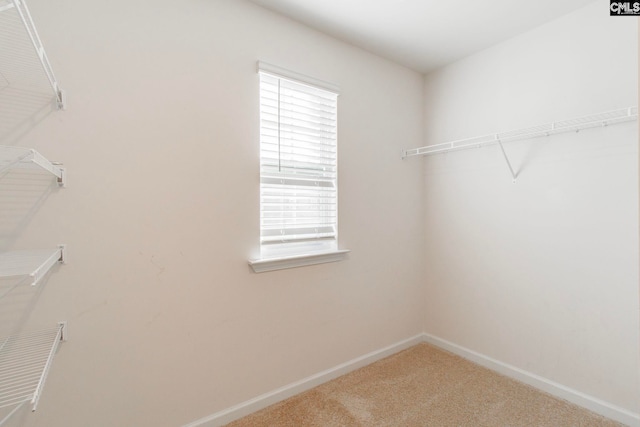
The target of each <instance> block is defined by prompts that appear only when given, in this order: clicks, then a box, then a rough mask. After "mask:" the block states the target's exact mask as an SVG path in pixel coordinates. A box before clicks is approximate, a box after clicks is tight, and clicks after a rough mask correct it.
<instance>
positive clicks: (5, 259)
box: [0, 245, 65, 298]
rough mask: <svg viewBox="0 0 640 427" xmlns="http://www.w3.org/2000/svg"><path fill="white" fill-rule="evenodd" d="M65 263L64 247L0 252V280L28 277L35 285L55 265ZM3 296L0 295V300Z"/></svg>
mask: <svg viewBox="0 0 640 427" xmlns="http://www.w3.org/2000/svg"><path fill="white" fill-rule="evenodd" d="M64 262H65V245H59V246H58V247H57V248H55V249H31V250H18V251H10V252H0V278H13V277H15V278H18V277H28V278H29V280H30V281H31V285H32V286H35V285H37V284H38V283H39V282H40V281H41V280H42V278H43V277H45V276H46V274H47V273H48V272H49V270H51V268H52V267H53V266H54V265H56V264H64ZM2 296H4V294H3V293H0V298H1V297H2Z"/></svg>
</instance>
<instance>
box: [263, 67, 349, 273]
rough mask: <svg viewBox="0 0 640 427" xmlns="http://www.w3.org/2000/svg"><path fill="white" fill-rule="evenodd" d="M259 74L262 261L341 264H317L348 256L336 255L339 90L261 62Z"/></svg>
mask: <svg viewBox="0 0 640 427" xmlns="http://www.w3.org/2000/svg"><path fill="white" fill-rule="evenodd" d="M258 71H259V76H260V252H261V259H262V260H269V259H274V258H275V259H281V260H284V259H288V260H289V261H290V260H291V258H298V259H299V258H305V257H307V258H309V259H316V261H311V262H305V263H303V265H304V264H314V263H317V262H328V261H335V260H336V259H327V260H325V261H322V260H319V259H320V258H322V255H327V254H331V253H333V254H336V253H341V252H345V251H338V250H337V248H338V245H337V239H338V159H337V154H338V153H337V148H338V147H337V108H338V91H337V88H336V87H334V86H332V85H329V84H326V83H323V82H320V81H317V80H315V79H312V78H309V77H306V76H301V75H299V74H296V73H292V72H289V71H287V70H283V69H281V68H279V67H275V66H272V65H269V64H265V63H262V62H260V63H258ZM318 256H320V257H318ZM254 264H255V262H254V263H252V265H254ZM290 266H297V265H286V266H284V267H278V268H287V267H290ZM254 268H255V265H254ZM269 269H273V268H269Z"/></svg>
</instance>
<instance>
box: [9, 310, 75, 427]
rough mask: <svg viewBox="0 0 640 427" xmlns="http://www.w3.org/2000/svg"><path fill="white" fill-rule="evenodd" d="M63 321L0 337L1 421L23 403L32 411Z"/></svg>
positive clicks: (63, 329)
mask: <svg viewBox="0 0 640 427" xmlns="http://www.w3.org/2000/svg"><path fill="white" fill-rule="evenodd" d="M65 336H66V322H60V323H58V326H57V327H55V328H50V329H46V330H39V331H35V332H28V333H23V334H19V335H13V336H9V337H6V338H2V339H0V409H4V410H6V411H7V413H6V415H5V416H4V418H2V419H1V420H0V426H2V425H4V424H5V423H6V422H7V421H8V420H9V419H10V418H11V417H12V416H13V415H14V414H15V413H17V411H18V410H20V408H22V407H23V406H24V405H27V404H29V405H31V410H32V411H35V410H36V408H37V407H38V401H39V399H40V396H41V394H42V390H43V388H44V384H45V381H46V379H47V375H48V373H49V369H50V367H51V364H52V362H53V358H54V356H55V354H56V351H57V349H58V345H59V344H60V342H62V341H64V340H65Z"/></svg>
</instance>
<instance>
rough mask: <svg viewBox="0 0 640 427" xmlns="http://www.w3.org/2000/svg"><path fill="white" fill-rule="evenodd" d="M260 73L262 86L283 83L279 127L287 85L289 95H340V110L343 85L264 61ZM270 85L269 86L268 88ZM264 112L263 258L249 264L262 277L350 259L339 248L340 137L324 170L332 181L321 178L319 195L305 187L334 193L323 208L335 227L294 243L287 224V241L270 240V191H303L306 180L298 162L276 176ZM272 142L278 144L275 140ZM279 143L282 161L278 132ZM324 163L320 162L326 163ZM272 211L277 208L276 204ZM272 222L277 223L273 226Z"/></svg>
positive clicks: (297, 237) (295, 239) (300, 236)
mask: <svg viewBox="0 0 640 427" xmlns="http://www.w3.org/2000/svg"><path fill="white" fill-rule="evenodd" d="M258 73H259V75H260V76H261V81H262V79H265V82H268V81H270V82H278V86H277V93H278V102H277V105H278V118H277V122H278V123H281V122H280V120H281V118H280V113H279V108H280V105H281V104H280V90H281V89H280V86H281V85H282V86H283V88H285V87H289V90H293V91H294V92H295V91H296V90H299V91H300V92H299V94H301V95H307V93H306V89H307V88H308V89H309V92H317V93H320V94H322V95H323V96H324V95H325V94H326V95H327V96H328V97H329V98H330V99H331V98H333V97H334V96H335V101H334V102H335V108H336V109H337V96H338V94H339V88H338V86H337V85H334V84H331V83H327V82H324V81H321V80H318V79H315V78H312V77H308V76H305V75H302V74H299V73H295V72H292V71H289V70H286V69H284V68H281V67H278V66H275V65H271V64H267V63H265V62H262V61H259V62H258ZM265 84H269V83H265ZM261 86H262V85H261ZM282 90H283V91H284V90H285V89H282ZM272 93H273V92H272ZM265 99H266V98H265ZM260 101H261V104H262V103H263V92H262V87H261V92H260ZM289 105H290V104H289ZM263 108H264V107H261V125H260V135H261V137H260V138H261V140H260V149H261V172H260V187H261V198H260V200H261V201H260V215H261V222H260V231H261V243H260V258H259V259H255V260H251V261H249V264H250V265H251V267H252V268H253V270H254V271H255V272H258V273H259V272H263V271H271V270H280V269H284V268H292V267H300V266H304V265H312V264H320V263H326V262H334V261H340V260H342V259H344V258H345V256H346V254H347V253H348V252H349V251H348V250H344V249H343V250H339V249H338V230H337V225H338V224H337V202H338V197H337V137H336V138H335V139H334V141H335V142H334V146H333V147H332V150H333V151H331V153H330V157H331V160H329V162H333V163H332V164H329V165H328V167H326V168H325V169H323V170H326V171H328V172H327V174H326V176H325V175H322V176H321V177H318V178H316V179H315V190H313V189H312V188H311V186H309V185H308V184H305V185H306V186H307V189H310V191H321V190H318V188H320V187H324V188H326V189H328V194H329V196H328V197H329V198H330V199H329V201H328V202H327V203H329V204H328V205H327V206H329V207H328V208H327V207H324V208H323V209H328V210H329V211H330V213H329V216H328V217H327V221H329V223H327V226H326V227H318V228H313V229H312V231H310V232H309V235H308V236H307V233H306V232H305V233H303V234H295V235H294V236H293V238H292V239H293V240H291V241H288V239H287V237H284V236H286V235H287V233H288V232H289V231H291V229H288V228H287V225H285V226H283V227H285V228H283V229H282V230H281V231H280V233H281V235H282V236H283V238H282V240H281V241H276V240H275V239H273V237H270V235H271V236H273V232H274V230H273V229H272V226H270V225H269V222H270V221H269V218H268V214H269V210H268V208H267V207H266V203H265V200H266V199H267V198H269V196H271V194H270V193H269V192H270V191H274V190H273V188H276V190H275V191H277V186H278V185H280V186H283V185H285V186H284V187H281V189H283V194H284V192H285V191H287V190H289V188H291V189H294V188H300V187H294V184H295V183H299V182H300V179H298V175H296V174H297V173H298V172H297V171H296V168H295V165H296V163H295V162H296V160H294V161H293V162H294V163H293V165H294V167H292V168H289V171H288V172H286V171H285V170H284V169H282V170H281V169H279V168H278V169H277V170H276V171H274V170H273V158H272V157H271V158H268V157H267V155H266V154H265V153H267V154H270V155H272V154H271V153H273V148H272V147H274V146H275V145H274V144H273V142H272V141H271V142H269V141H267V139H268V138H267V137H265V136H264V135H266V133H268V131H269V128H268V127H265V126H264V122H263V120H264V118H263V112H262V111H263V110H262V109H263ZM315 111H317V110H315ZM264 115H265V116H266V115H267V114H264ZM335 119H336V122H337V110H336V117H335ZM282 120H283V122H284V120H285V119H284V118H283V119H282ZM319 126H320V125H319ZM278 129H280V125H279V124H278ZM333 131H334V132H337V124H336V125H334V129H333ZM269 138H271V139H273V136H271V137H269ZM277 141H278V148H277V153H278V154H277V156H278V158H280V157H279V156H280V155H281V154H280V134H279V132H278V139H277ZM283 141H284V139H283ZM287 141H288V143H289V144H291V145H293V146H295V144H296V141H293V142H292V140H291V138H289V139H288V140H287ZM269 148H272V151H271V152H269V151H268V149H269ZM283 158H284V157H283ZM265 159H266V160H265ZM318 159H319V160H320V158H318ZM314 160H315V159H314ZM278 163H279V162H278ZM298 170H299V169H298ZM317 173H320V172H318V171H313V172H311V174H317ZM292 174H293V175H292ZM301 178H302V179H303V180H304V179H306V178H307V177H305V176H304V175H303V174H302V175H301ZM309 179H311V181H314V177H313V175H311V176H310V178H309ZM311 181H306V182H307V183H308V182H311ZM287 185H291V187H287ZM302 188H304V187H302ZM331 189H333V191H331ZM294 192H295V191H294ZM314 197H318V196H317V195H316V196H314ZM293 198H295V196H293ZM285 203H286V202H285ZM322 203H324V202H322ZM271 206H273V205H272V204H271ZM333 206H335V207H333ZM280 208H281V209H282V210H286V208H287V207H286V206H285V205H282V206H280ZM319 209H320V208H319ZM294 210H295V209H294ZM331 218H334V219H333V222H331ZM271 222H272V223H273V221H271ZM288 227H297V228H300V227H301V226H300V225H297V224H296V225H288ZM294 231H297V230H294ZM276 232H277V230H276Z"/></svg>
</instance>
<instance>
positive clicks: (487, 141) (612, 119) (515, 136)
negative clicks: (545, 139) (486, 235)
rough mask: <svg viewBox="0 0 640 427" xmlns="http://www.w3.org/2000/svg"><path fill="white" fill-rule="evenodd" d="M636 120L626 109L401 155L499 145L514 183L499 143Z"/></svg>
mask: <svg viewBox="0 0 640 427" xmlns="http://www.w3.org/2000/svg"><path fill="white" fill-rule="evenodd" d="M637 118H638V107H628V108H623V109H620V110H613V111H606V112H603V113H598V114H592V115H589V116H583V117H578V118H575V119H569V120H563V121H558V122H552V123H546V124H542V125H538V126H532V127H528V128H523V129H518V130H513V131H509V132H501V133H494V134H490V135H484V136H478V137H474V138H466V139H460V140H457V141H451V142H444V143H441V144H435V145H427V146H425V147H420V148H412V149H409V150H403V151H402V158H403V159H404V158H406V157H412V156H429V155H433V154H442V153H448V152H450V151H457V150H463V149H466V148H479V147H484V146H487V145H494V144H498V145H499V146H500V147H501V149H502V153H503V154H504V156H505V159H506V160H507V163H508V165H509V168H510V169H511V174H512V176H513V178H514V179H515V173H514V172H513V169H512V168H511V164H510V162H509V160H508V158H507V157H506V153H505V152H504V148H503V147H502V143H504V142H513V141H520V140H524V139H531V138H538V137H541V136H549V135H555V134H558V133H564V132H572V131H575V132H578V131H580V130H582V129H588V128H594V127H600V126H608V125H613V124H617V123H623V122H628V121H633V120H636V119H637Z"/></svg>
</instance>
